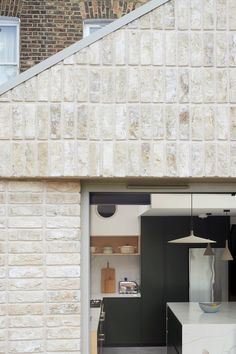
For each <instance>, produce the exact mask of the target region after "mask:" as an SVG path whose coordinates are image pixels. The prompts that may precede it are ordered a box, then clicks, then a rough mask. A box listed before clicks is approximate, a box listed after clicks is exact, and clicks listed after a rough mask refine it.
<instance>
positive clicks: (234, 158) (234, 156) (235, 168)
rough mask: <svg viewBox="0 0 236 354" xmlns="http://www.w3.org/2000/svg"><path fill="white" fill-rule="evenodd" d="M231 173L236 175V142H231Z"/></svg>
mask: <svg viewBox="0 0 236 354" xmlns="http://www.w3.org/2000/svg"><path fill="white" fill-rule="evenodd" d="M230 175H231V176H234V177H235V176H236V144H235V143H231V144H230Z"/></svg>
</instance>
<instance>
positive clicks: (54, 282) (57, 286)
mask: <svg viewBox="0 0 236 354" xmlns="http://www.w3.org/2000/svg"><path fill="white" fill-rule="evenodd" d="M46 285H47V289H48V290H70V289H80V279H78V278H66V279H65V278H64V279H63V278H56V279H53V278H48V279H47V282H46ZM64 320H65V321H66V318H65V317H64ZM77 320H78V318H77ZM73 325H74V324H73Z"/></svg>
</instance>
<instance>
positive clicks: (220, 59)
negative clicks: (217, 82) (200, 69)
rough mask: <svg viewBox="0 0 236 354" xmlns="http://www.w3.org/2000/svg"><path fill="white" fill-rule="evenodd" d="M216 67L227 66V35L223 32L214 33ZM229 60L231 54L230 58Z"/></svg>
mask: <svg viewBox="0 0 236 354" xmlns="http://www.w3.org/2000/svg"><path fill="white" fill-rule="evenodd" d="M215 36H216V65H217V66H226V65H227V64H228V55H227V42H228V39H227V34H226V33H225V32H216V35H215ZM230 58H231V60H232V59H233V58H232V54H231V56H230Z"/></svg>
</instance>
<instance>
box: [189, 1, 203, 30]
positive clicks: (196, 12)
mask: <svg viewBox="0 0 236 354" xmlns="http://www.w3.org/2000/svg"><path fill="white" fill-rule="evenodd" d="M201 5H202V4H201V2H200V1H199V0H191V4H190V28H191V29H201V28H202V6H201Z"/></svg>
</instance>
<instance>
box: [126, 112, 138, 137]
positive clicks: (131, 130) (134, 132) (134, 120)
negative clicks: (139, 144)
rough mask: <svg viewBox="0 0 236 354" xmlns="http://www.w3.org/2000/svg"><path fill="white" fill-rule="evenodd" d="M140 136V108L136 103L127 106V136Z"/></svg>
mask: <svg viewBox="0 0 236 354" xmlns="http://www.w3.org/2000/svg"><path fill="white" fill-rule="evenodd" d="M139 136H140V110H139V107H138V106H136V105H129V106H128V137H129V139H138V138H139Z"/></svg>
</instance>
